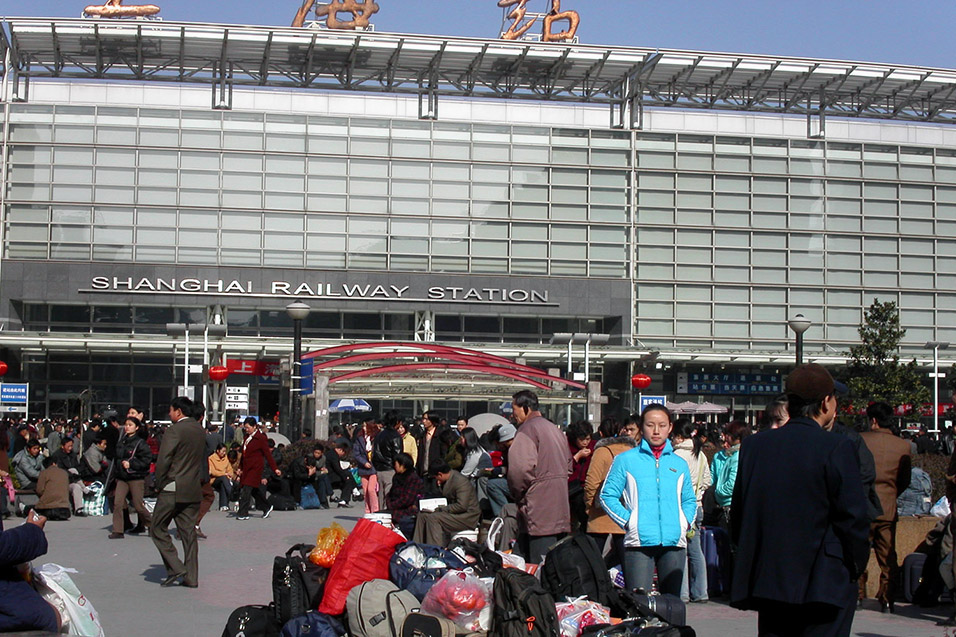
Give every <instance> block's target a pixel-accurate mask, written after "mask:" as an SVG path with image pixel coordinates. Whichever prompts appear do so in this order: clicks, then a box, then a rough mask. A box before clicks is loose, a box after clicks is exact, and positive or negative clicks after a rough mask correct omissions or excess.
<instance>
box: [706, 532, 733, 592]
mask: <svg viewBox="0 0 956 637" xmlns="http://www.w3.org/2000/svg"><path fill="white" fill-rule="evenodd" d="M700 547H701V549H702V550H703V553H704V563H705V564H706V565H707V595H708V596H709V597H720V596H721V595H729V594H730V568H731V566H730V564H731V559H732V558H731V553H730V536H729V535H728V534H727V531H725V530H723V529H722V528H720V527H711V526H702V527H701V528H700Z"/></svg>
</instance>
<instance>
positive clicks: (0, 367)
mask: <svg viewBox="0 0 956 637" xmlns="http://www.w3.org/2000/svg"><path fill="white" fill-rule="evenodd" d="M8 369H9V367H7V364H6V363H4V362H3V361H0V376H3V375H4V374H6V373H7V370H8Z"/></svg>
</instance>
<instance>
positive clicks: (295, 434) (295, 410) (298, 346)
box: [285, 301, 312, 442]
mask: <svg viewBox="0 0 956 637" xmlns="http://www.w3.org/2000/svg"><path fill="white" fill-rule="evenodd" d="M311 311H312V308H310V307H309V306H308V305H306V304H305V303H302V302H301V301H296V302H295V303H289V304H288V305H286V306H285V312H286V314H288V315H289V318H291V319H292V329H293V332H292V334H293V336H292V418H291V419H290V423H289V431H290V432H291V433H292V436H290V437H291V439H292V442H295V441H296V440H298V439H299V438H300V432H301V431H302V413H301V412H302V401H301V396H300V395H299V391H300V389H299V384H300V381H301V378H302V360H301V359H302V321H304V320H305V317H307V316H308V315H309V312H311Z"/></svg>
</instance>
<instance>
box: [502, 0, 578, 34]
mask: <svg viewBox="0 0 956 637" xmlns="http://www.w3.org/2000/svg"><path fill="white" fill-rule="evenodd" d="M529 1H530V0H498V6H499V7H501V8H503V9H507V8H508V7H514V9H513V10H512V11H511V13H509V14H508V15H507V20H511V24H510V25H509V26H508V28H507V29H506V30H504V31H502V33H501V38H502V39H504V40H518V39H520V38H522V37H523V36H524V35H525V34H526V33H527V32H528V31H529V30H530V29H531V27H533V26H534V23H535V22H537V20H538V17H540V16H538V15H535V16H533V17H530V18H529V17H528V2H529ZM548 1H549V2H550V3H551V10H550V11H548V13H546V14H544V16H543V18H544V19H543V20H542V21H541V22H542V27H543V28H542V32H541V41H542V42H570V41H571V40H573V39H574V36H575V35H576V34H577V32H578V26H580V24H581V15H580V14H579V13H578V12H577V11H562V10H561V0H548ZM562 20H567V23H568V29H567V30H566V31H558V32H557V33H556V32H555V31H554V28H555V27H554V23H555V22H559V21H562Z"/></svg>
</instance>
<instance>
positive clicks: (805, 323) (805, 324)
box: [787, 314, 813, 367]
mask: <svg viewBox="0 0 956 637" xmlns="http://www.w3.org/2000/svg"><path fill="white" fill-rule="evenodd" d="M787 325H789V326H790V329H792V330H793V333H794V334H796V335H797V356H796V359H797V367H799V366H800V365H803V333H804V332H806V331H807V330H808V329H810V326H811V325H813V323H812V322H811V321H810V319H808V318H807V317H805V316H804V315H803V314H797V315H796V316H794V317H793V318H792V319H790V320H789V321H787Z"/></svg>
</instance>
